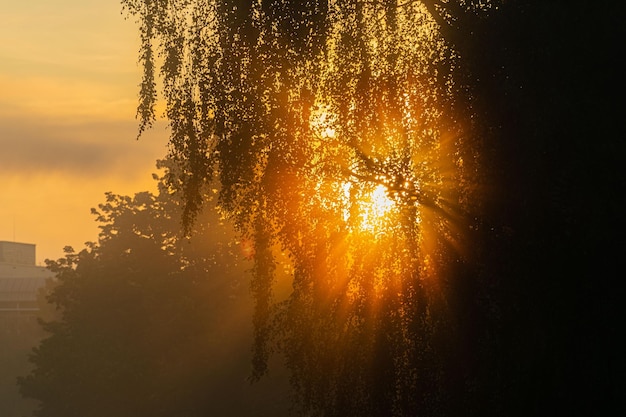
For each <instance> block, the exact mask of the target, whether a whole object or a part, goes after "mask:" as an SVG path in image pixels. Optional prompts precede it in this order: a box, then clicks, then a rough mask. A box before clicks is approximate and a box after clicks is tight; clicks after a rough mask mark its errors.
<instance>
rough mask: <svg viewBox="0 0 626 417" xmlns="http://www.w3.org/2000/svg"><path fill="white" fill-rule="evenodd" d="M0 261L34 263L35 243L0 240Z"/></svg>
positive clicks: (21, 263) (17, 263) (16, 263)
mask: <svg viewBox="0 0 626 417" xmlns="http://www.w3.org/2000/svg"><path fill="white" fill-rule="evenodd" d="M0 263H7V264H14V265H35V245H33V244H32V243H19V242H7V241H3V240H0Z"/></svg>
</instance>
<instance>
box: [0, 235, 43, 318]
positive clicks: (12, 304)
mask: <svg viewBox="0 0 626 417" xmlns="http://www.w3.org/2000/svg"><path fill="white" fill-rule="evenodd" d="M52 276H54V273H52V272H51V271H49V270H48V269H47V268H45V267H43V266H37V265H36V262H35V245H34V244H30V243H18V242H7V241H0V314H1V315H14V314H20V315H23V314H26V315H35V314H37V311H39V307H38V305H37V293H38V291H39V289H40V288H42V287H43V286H44V285H45V283H46V279H47V278H50V277H52Z"/></svg>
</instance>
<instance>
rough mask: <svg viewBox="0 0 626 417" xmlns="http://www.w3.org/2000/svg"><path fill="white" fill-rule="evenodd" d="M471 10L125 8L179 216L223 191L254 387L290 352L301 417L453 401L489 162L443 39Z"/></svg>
mask: <svg viewBox="0 0 626 417" xmlns="http://www.w3.org/2000/svg"><path fill="white" fill-rule="evenodd" d="M478 3H480V4H482V3H484V2H469V1H466V2H463V1H460V2H454V1H447V2H437V1H409V0H348V1H332V0H326V1H323V0H310V1H302V2H291V1H287V0H272V1H264V0H258V1H252V0H249V1H243V0H226V1H213V0H125V1H123V4H124V7H125V9H126V10H127V11H128V12H129V13H130V15H132V16H135V17H136V18H137V20H138V22H139V24H140V31H141V40H142V46H141V50H140V61H141V63H142V64H143V69H144V76H143V82H142V84H141V90H140V105H139V109H138V114H139V116H140V133H141V132H143V130H144V129H146V128H148V127H150V126H151V124H152V123H153V121H154V120H155V111H156V110H155V109H156V108H157V96H158V95H159V94H158V93H157V92H158V91H159V90H160V91H161V92H162V96H163V97H164V101H165V114H166V117H167V119H168V120H169V124H170V128H171V138H170V149H171V155H172V157H173V158H175V159H177V160H179V161H180V163H181V165H182V166H183V167H184V168H183V171H182V174H181V184H182V188H183V191H184V193H185V196H186V208H185V213H184V222H185V224H187V225H189V224H190V223H191V222H193V221H194V217H195V214H196V213H197V212H198V211H199V209H200V207H201V206H202V192H201V190H202V189H203V187H204V186H205V184H206V183H207V182H208V181H209V180H211V179H212V178H217V179H218V180H219V184H220V185H221V189H220V190H219V197H220V206H221V209H222V211H223V213H224V214H225V215H226V216H228V217H229V218H231V219H232V220H233V222H234V224H235V225H236V227H237V229H238V231H239V232H240V234H241V240H242V241H243V242H248V244H250V245H251V248H252V249H251V250H250V254H251V256H252V257H253V259H254V265H255V266H254V269H253V277H252V282H251V288H252V291H253V293H254V296H255V299H256V309H255V314H254V317H253V321H254V326H255V355H254V359H253V362H254V363H253V365H254V371H253V377H254V378H259V377H261V376H262V375H263V374H264V373H265V372H267V362H268V358H269V357H270V355H271V353H272V352H274V351H278V352H280V353H281V354H282V355H284V357H285V359H286V362H287V365H288V367H289V369H290V370H291V373H292V385H293V387H294V390H295V392H296V394H297V398H298V400H299V401H298V403H299V405H300V406H301V411H302V412H303V413H304V414H307V415H326V416H332V415H337V416H346V415H362V416H365V415H385V416H394V415H397V416H402V415H428V414H437V415H441V413H442V412H443V411H444V408H445V404H446V402H447V401H449V398H447V396H448V394H446V393H449V390H448V389H447V388H446V387H447V386H448V385H449V383H450V381H451V380H452V379H453V378H451V377H449V375H447V373H446V367H447V365H446V364H447V363H448V362H449V361H448V357H449V356H451V355H452V354H451V353H450V349H451V348H450V346H452V345H453V343H452V342H451V340H453V338H452V337H450V335H451V334H452V333H453V332H454V330H453V329H454V327H455V323H454V317H453V314H450V312H449V308H448V304H449V300H448V298H447V296H446V294H447V291H446V288H447V286H448V283H449V279H448V278H447V277H449V276H450V274H451V273H452V272H451V271H452V270H453V269H454V267H455V265H458V264H459V263H461V262H462V260H463V257H464V256H466V255H467V254H466V253H465V251H464V249H463V248H465V247H466V246H467V245H465V244H464V231H465V230H468V229H469V227H470V226H471V225H470V223H469V219H468V217H469V216H468V213H471V212H472V210H474V209H475V207H474V204H475V202H476V192H475V189H474V187H473V186H472V184H474V182H475V181H474V176H475V175H476V172H477V149H476V146H473V145H472V143H474V142H472V143H470V142H471V141H469V140H468V139H467V138H468V136H467V129H466V128H467V123H466V122H467V120H466V119H465V118H464V117H463V116H462V114H461V112H459V111H457V110H456V108H455V102H454V100H453V98H454V96H455V94H454V93H455V91H456V90H457V87H455V84H454V82H453V81H454V73H455V66H456V55H457V53H456V52H455V49H454V48H451V47H450V42H448V43H447V42H446V37H444V35H445V34H446V33H452V32H451V30H452V29H453V28H455V27H456V25H457V23H458V18H459V17H460V16H461V15H460V14H459V13H460V12H459V10H462V11H463V13H464V16H465V15H475V11H476V9H477V8H480V7H483V6H480V5H479V4H478ZM479 6H480V7H479ZM457 12H459V13H457ZM455 13H456V14H455ZM444 29H445V30H444ZM455 33H456V32H455ZM452 38H454V37H453V36H451V39H452ZM281 255H283V256H281ZM285 269H288V270H289V271H290V272H289V279H290V280H291V291H290V292H289V294H288V295H287V296H285V297H278V296H277V295H275V291H274V290H275V286H276V279H277V278H276V277H277V275H278V274H279V272H281V271H283V270H285ZM446 341H447V342H446Z"/></svg>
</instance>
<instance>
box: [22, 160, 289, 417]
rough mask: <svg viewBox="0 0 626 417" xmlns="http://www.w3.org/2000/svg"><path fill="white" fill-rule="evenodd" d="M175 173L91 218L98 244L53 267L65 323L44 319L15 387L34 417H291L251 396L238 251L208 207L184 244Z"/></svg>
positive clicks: (274, 403)
mask: <svg viewBox="0 0 626 417" xmlns="http://www.w3.org/2000/svg"><path fill="white" fill-rule="evenodd" d="M161 166H164V167H169V168H170V169H171V170H174V169H175V165H174V164H172V163H171V162H162V163H161ZM170 173H171V171H170V170H169V169H168V170H167V171H166V175H165V178H160V179H159V188H160V190H159V193H158V194H157V195H153V194H151V193H148V192H141V193H137V194H135V196H134V197H128V196H120V195H115V194H112V193H108V194H107V198H106V202H105V203H103V204H100V206H99V208H98V209H97V210H95V209H94V210H93V212H94V214H95V215H96V216H97V221H98V222H99V224H100V229H101V233H100V238H99V241H98V243H92V244H89V245H88V246H87V247H86V248H85V249H83V250H82V251H80V252H78V253H76V252H74V251H73V250H72V249H71V248H67V249H66V252H67V254H66V256H65V257H64V258H61V259H59V260H57V261H50V262H49V264H48V267H49V268H50V269H51V270H53V271H54V272H56V282H54V285H52V287H51V288H50V289H49V291H50V292H49V295H48V297H47V298H48V300H49V302H50V303H52V304H54V305H55V306H56V308H57V310H58V314H57V316H58V317H56V318H55V319H54V320H50V321H46V322H43V328H44V330H45V331H46V332H47V333H48V336H47V337H46V338H45V339H44V340H43V341H42V342H41V343H40V345H39V346H38V347H36V348H35V349H34V353H33V355H32V356H31V362H32V363H33V364H34V370H33V371H32V372H31V374H30V375H28V376H26V377H23V378H21V379H20V381H19V385H20V389H21V392H22V394H23V395H24V396H27V397H31V398H34V399H37V400H39V402H40V407H39V409H38V411H37V415H39V416H42V417H44V416H45V417H52V416H84V415H90V416H111V415H116V416H135V417H136V416H148V415H150V416H154V415H161V416H178V415H180V416H183V415H184V416H200V415H206V414H207V413H208V414H211V413H224V412H225V411H224V410H227V411H226V412H228V413H230V412H232V413H235V414H237V415H256V414H254V413H257V412H268V413H272V414H273V415H281V413H285V410H286V407H287V404H286V401H285V399H281V398H280V395H281V394H282V395H284V394H285V391H284V390H283V391H282V392H281V391H280V389H277V387H272V390H273V391H271V392H269V393H268V391H267V389H266V388H263V387H259V389H257V390H256V391H253V390H249V389H247V388H246V387H247V383H246V382H245V380H246V377H247V375H248V373H249V367H250V365H249V361H250V355H249V349H250V343H251V339H250V333H251V332H250V326H246V325H245V324H246V323H245V322H243V324H242V322H241V320H240V319H239V318H238V317H239V316H241V315H246V312H248V310H250V307H251V303H250V302H249V300H248V299H247V297H246V288H245V286H244V285H242V280H243V279H244V277H245V270H246V268H248V267H249V266H248V265H247V264H246V261H245V259H244V257H243V256H242V255H241V254H240V253H239V252H240V248H239V245H236V244H235V243H234V239H233V236H234V235H233V233H232V231H231V229H230V227H229V226H227V225H225V224H222V222H221V221H220V220H219V215H218V214H217V213H216V212H215V211H214V210H211V209H210V206H209V205H208V203H207V204H206V205H205V207H206V208H205V210H204V211H203V212H202V213H201V215H200V219H201V220H202V221H201V222H200V221H199V222H198V223H197V226H194V228H193V229H192V230H191V231H190V237H189V238H186V237H183V236H182V234H181V233H180V216H181V214H180V213H181V207H180V200H179V199H178V197H177V194H176V192H175V191H174V188H173V184H172V183H168V181H167V180H166V178H167V177H168V176H169V174H170ZM209 195H210V194H209ZM247 314H249V313H247ZM276 381H278V382H280V380H278V379H277V380H276ZM269 394H274V397H272V396H270V395H269ZM263 397H266V398H265V399H264V398H263Z"/></svg>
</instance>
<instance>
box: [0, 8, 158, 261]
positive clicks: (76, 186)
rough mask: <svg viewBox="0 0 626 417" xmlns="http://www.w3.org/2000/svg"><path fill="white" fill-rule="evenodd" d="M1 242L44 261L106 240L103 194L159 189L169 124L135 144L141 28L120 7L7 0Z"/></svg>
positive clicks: (1, 84)
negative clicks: (99, 221)
mask: <svg viewBox="0 0 626 417" xmlns="http://www.w3.org/2000/svg"><path fill="white" fill-rule="evenodd" d="M0 18H1V20H2V22H3V25H2V26H0V91H2V93H1V94H0V147H1V148H2V152H0V184H2V192H1V193H0V240H5V241H17V242H24V243H33V244H36V245H37V263H38V264H41V263H43V261H44V259H46V258H50V259H57V258H58V257H60V256H62V255H63V247H64V246H66V245H70V246H73V247H74V248H75V249H80V248H82V247H83V244H84V242H86V241H93V240H95V239H97V234H98V229H97V225H96V223H95V222H94V218H93V216H92V215H91V214H90V209H91V207H96V206H97V205H98V204H99V203H101V202H103V201H104V193H105V192H107V191H112V192H114V193H119V194H131V195H132V194H133V193H135V192H138V191H143V190H151V189H152V187H153V185H154V184H153V183H154V182H153V181H152V178H151V173H152V172H155V171H156V167H155V161H156V159H158V158H160V157H162V156H164V155H165V153H166V147H165V145H166V142H167V138H166V131H165V129H164V128H163V127H162V126H159V127H158V128H155V129H154V130H153V131H151V132H148V133H147V134H146V135H145V137H143V138H142V139H141V140H139V141H136V140H135V137H136V134H137V121H136V120H135V112H136V110H135V109H136V104H137V84H138V83H139V82H140V81H141V75H140V69H139V67H138V65H137V63H136V60H137V58H136V57H137V50H138V48H139V40H138V32H137V29H136V25H135V23H134V22H133V21H130V20H125V19H124V16H123V15H122V14H121V5H120V3H119V2H118V1H108V2H102V1H95V0H88V1H81V2H76V1H72V0H61V1H59V2H54V3H49V2H45V1H42V0H36V1H31V2H3V4H2V8H1V11H0Z"/></svg>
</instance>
